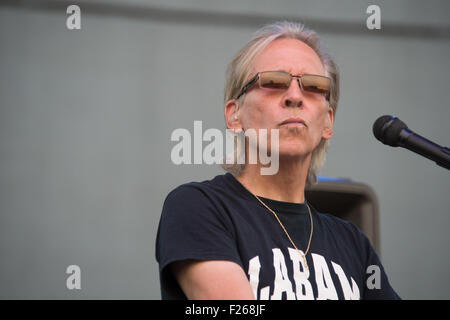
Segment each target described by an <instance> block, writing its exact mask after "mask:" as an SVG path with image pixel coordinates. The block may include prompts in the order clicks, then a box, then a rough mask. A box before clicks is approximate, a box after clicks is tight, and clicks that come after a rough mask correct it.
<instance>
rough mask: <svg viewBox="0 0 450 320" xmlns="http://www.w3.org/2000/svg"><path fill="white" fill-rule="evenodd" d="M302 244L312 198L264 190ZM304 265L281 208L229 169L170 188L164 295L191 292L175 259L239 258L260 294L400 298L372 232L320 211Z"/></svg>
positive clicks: (162, 235) (161, 244)
mask: <svg viewBox="0 0 450 320" xmlns="http://www.w3.org/2000/svg"><path fill="white" fill-rule="evenodd" d="M261 200H263V201H264V203H265V204H266V205H267V206H269V207H270V208H271V209H272V210H274V211H275V212H276V213H277V215H278V217H279V218H280V220H281V221H282V223H283V225H284V226H285V227H286V229H287V231H288V233H289V235H290V236H291V238H292V240H293V241H294V243H295V245H296V246H297V248H298V249H299V250H300V251H302V252H301V254H302V253H303V252H304V250H305V248H306V246H307V243H308V239H309V235H310V228H311V226H310V218H309V213H308V209H307V206H306V204H304V203H303V204H297V203H289V202H281V201H276V200H271V199H267V198H261ZM308 205H309V207H310V208H311V213H312V217H313V226H314V232H313V236H312V241H311V247H310V251H309V252H308V253H307V256H306V259H307V264H308V268H305V267H304V265H303V261H302V258H301V255H300V253H299V252H298V251H297V250H295V249H294V248H293V247H292V244H291V243H290V241H289V239H288V238H287V236H286V234H285V233H284V231H283V229H282V228H281V226H280V224H279V223H278V222H277V220H276V218H275V217H274V215H273V214H272V213H271V212H270V211H268V210H267V208H265V207H264V206H263V205H262V204H261V203H259V202H258V201H257V199H256V198H255V197H254V196H253V195H252V194H251V193H250V192H249V191H248V190H247V189H245V187H244V186H243V185H242V184H241V183H240V182H239V181H237V180H236V179H235V178H234V176H233V175H231V174H230V173H227V174H224V175H218V176H216V177H215V178H214V179H212V180H208V181H203V182H191V183H187V184H184V185H181V186H179V187H177V188H176V189H174V190H173V191H171V192H170V193H169V195H168V196H167V198H166V200H165V202H164V206H163V210H162V215H161V220H160V224H159V228H158V235H157V239H156V259H157V260H158V262H159V272H160V282H161V295H162V298H163V299H186V296H185V295H184V293H183V291H182V290H181V288H180V286H179V285H178V283H177V281H176V280H175V278H174V276H173V274H172V273H171V270H170V268H168V265H169V264H170V263H172V262H175V261H181V260H185V259H194V260H227V261H233V262H235V263H237V264H239V265H240V266H241V267H242V268H243V270H244V271H245V273H246V274H247V276H248V278H249V282H250V285H251V287H252V289H253V293H254V294H255V297H256V298H257V299H261V300H263V299H298V300H303V299H399V297H398V295H397V294H396V292H395V291H394V290H393V289H392V287H391V285H390V284H389V281H388V279H387V276H386V274H385V272H384V268H383V266H382V265H381V262H380V260H379V258H378V256H377V254H376V253H375V251H374V249H373V248H372V246H371V244H370V242H369V240H368V239H367V237H366V236H365V235H364V234H363V233H362V232H361V231H360V230H359V229H358V228H357V227H356V226H354V225H353V224H352V223H351V222H348V221H345V220H342V219H339V218H337V217H335V216H333V215H330V214H323V213H319V212H317V211H316V210H315V209H314V208H313V207H312V206H311V205H310V204H309V203H308Z"/></svg>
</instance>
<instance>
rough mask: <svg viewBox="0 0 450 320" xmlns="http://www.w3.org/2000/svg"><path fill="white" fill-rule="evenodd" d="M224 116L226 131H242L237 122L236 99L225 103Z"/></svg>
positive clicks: (238, 121)
mask: <svg viewBox="0 0 450 320" xmlns="http://www.w3.org/2000/svg"><path fill="white" fill-rule="evenodd" d="M224 115H225V123H226V125H227V129H231V130H233V129H242V125H241V122H240V120H239V102H238V101H237V100H236V99H231V100H228V101H227V102H226V103H225V110H224Z"/></svg>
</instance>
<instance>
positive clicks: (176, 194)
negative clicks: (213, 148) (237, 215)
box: [156, 185, 242, 273]
mask: <svg viewBox="0 0 450 320" xmlns="http://www.w3.org/2000/svg"><path fill="white" fill-rule="evenodd" d="M156 259H157V260H158V262H159V269H160V272H161V273H162V272H163V270H164V269H165V268H166V267H167V266H168V265H169V264H171V263H172V262H175V261H181V260H186V259H193V260H228V261H233V262H236V263H237V264H239V265H241V266H242V262H241V260H240V257H239V254H238V250H237V246H236V240H235V236H234V228H233V224H232V220H231V219H230V216H229V214H227V212H226V209H225V208H224V207H223V206H221V205H220V201H219V200H217V199H214V198H212V197H211V196H210V195H209V194H208V193H207V192H205V190H203V189H202V188H200V187H196V186H195V185H183V186H180V187H178V188H176V189H175V190H173V191H172V192H171V193H169V195H168V196H167V198H166V200H165V202H164V205H163V209H162V214H161V220H160V224H159V228H158V235H157V240H156Z"/></svg>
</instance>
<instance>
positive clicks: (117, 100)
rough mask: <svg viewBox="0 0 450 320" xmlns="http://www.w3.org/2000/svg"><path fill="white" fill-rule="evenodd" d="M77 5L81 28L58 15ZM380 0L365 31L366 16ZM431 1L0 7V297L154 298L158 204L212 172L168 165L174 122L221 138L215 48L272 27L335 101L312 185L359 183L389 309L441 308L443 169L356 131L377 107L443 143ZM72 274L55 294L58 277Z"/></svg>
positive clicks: (443, 31)
mask: <svg viewBox="0 0 450 320" xmlns="http://www.w3.org/2000/svg"><path fill="white" fill-rule="evenodd" d="M73 3H76V4H78V5H79V6H80V7H81V30H72V31H70V30H68V29H67V28H66V19H67V17H68V15H67V14H66V8H67V6H68V5H69V4H73ZM369 4H378V5H379V6H380V8H381V23H382V29H381V30H368V29H367V28H366V24H365V23H366V18H367V17H368V14H366V8H367V7H368V5H369ZM449 9H450V2H448V1H444V0H442V1H420V0H417V1H406V0H401V1H395V2H394V1H350V0H345V1H339V2H338V1H332V0H321V1H314V2H313V1H310V2H306V1H297V0H290V1H270V0H267V1H252V0H229V1H194V0H190V1H181V0H179V1H177V0H170V1H168V0H154V1H143V0H140V1H138V0H135V1H95V2H94V1H86V2H85V1H78V2H67V1H6V2H5V1H4V2H2V3H1V5H0V70H1V72H0V298H3V299H10V298H19V299H30V298H31V299H35V298H39V299H47V298H56V299H79V298H85V299H92V298H105V299H109V298H114V299H116V298H124V299H159V298H160V292H159V278H158V265H157V263H156V260H155V258H154V246H155V237H156V230H157V227H158V221H159V216H160V212H161V207H162V203H163V201H164V198H165V196H166V195H167V193H168V192H169V191H170V190H171V189H172V188H174V187H176V186H177V185H179V184H181V183H184V182H187V181H192V180H203V179H209V178H211V177H213V176H214V175H216V174H220V173H222V169H221V168H220V167H218V166H208V165H181V166H176V165H174V164H173V163H172V162H171V160H170V151H171V149H172V147H173V146H174V145H175V143H174V142H171V141H170V135H171V133H172V131H173V130H174V129H176V128H186V129H188V130H189V131H191V132H192V130H193V121H194V120H202V121H203V128H204V129H207V128H219V129H223V128H224V124H223V123H224V122H223V113H222V109H223V103H222V97H223V84H224V73H225V68H226V65H227V63H228V61H229V60H230V58H231V57H232V55H233V54H234V53H235V52H236V51H237V50H238V49H239V48H240V47H241V46H242V45H243V44H244V43H245V42H246V41H247V40H248V39H249V38H250V36H251V34H252V33H253V32H254V31H255V30H256V29H257V28H258V27H260V26H261V25H263V24H265V23H268V22H273V21H274V20H278V19H283V18H290V19H297V20H300V21H304V22H305V23H307V25H308V26H311V27H313V28H315V29H316V30H317V31H318V32H319V33H320V34H321V35H322V37H323V40H324V42H325V44H326V45H327V48H328V49H329V51H330V52H331V53H332V55H333V56H334V57H335V59H336V61H337V62H338V64H339V66H340V70H341V74H342V91H341V92H342V98H341V101H340V106H339V109H338V112H337V117H336V122H335V124H336V125H335V130H334V133H335V135H334V137H333V140H332V143H331V147H330V149H329V152H328V157H327V164H326V167H325V168H324V170H323V171H322V172H321V175H323V176H332V177H348V178H351V179H353V180H355V181H358V182H364V183H367V184H369V185H370V186H372V187H373V188H374V190H375V192H376V194H377V196H378V199H379V204H380V232H381V241H380V242H381V256H382V262H383V264H384V266H385V269H386V271H387V273H388V276H389V278H390V281H391V283H392V285H393V286H394V288H395V289H396V290H397V291H398V293H399V294H400V295H401V296H402V297H403V298H406V299H422V298H424V299H428V298H438V299H449V298H450V292H449V290H448V288H449V287H450V275H449V270H450V252H449V249H448V245H449V244H450V241H449V240H450V236H449V232H448V228H449V226H450V214H449V213H450V212H449V211H450V209H449V205H448V197H449V194H450V193H449V189H450V173H449V172H448V171H447V170H445V169H443V168H440V167H438V166H436V165H435V164H434V163H433V162H432V161H429V160H427V159H425V158H422V157H419V156H418V155H415V154H413V153H411V152H409V151H406V150H404V149H394V148H390V147H387V146H384V145H382V144H381V143H379V142H378V141H376V140H375V138H374V137H373V135H372V132H371V127H372V123H373V122H374V120H375V119H376V118H378V117H379V116H381V115H383V114H393V115H396V116H398V117H399V118H401V119H402V120H404V121H405V122H406V123H407V124H408V125H409V126H410V127H411V128H412V129H413V130H415V131H417V132H419V133H421V134H422V135H424V136H426V137H429V138H431V139H432V140H434V141H436V142H438V143H440V144H442V145H446V146H449V144H450V139H449V118H450V105H449V101H450V84H449V81H448V75H449V73H450V63H449V62H448V57H449V52H450V32H449V30H450V23H449V19H448V15H449V14H450V10H449ZM73 264H75V265H78V266H80V268H81V289H80V290H68V289H67V287H66V279H67V277H68V275H67V274H66V268H67V266H69V265H73Z"/></svg>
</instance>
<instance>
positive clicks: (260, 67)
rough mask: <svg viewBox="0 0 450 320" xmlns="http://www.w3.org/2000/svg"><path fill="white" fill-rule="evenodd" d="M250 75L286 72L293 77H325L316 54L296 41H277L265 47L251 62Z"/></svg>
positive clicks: (305, 45) (302, 43)
mask: <svg viewBox="0 0 450 320" xmlns="http://www.w3.org/2000/svg"><path fill="white" fill-rule="evenodd" d="M251 70H252V73H256V72H261V71H275V70H279V71H286V72H289V73H291V74H294V75H298V74H304V73H312V74H319V75H325V70H324V67H323V65H322V62H321V61H320V58H319V56H318V55H317V54H316V52H315V51H314V50H313V49H312V48H311V47H310V46H308V45H307V44H305V43H304V42H302V41H300V40H297V39H278V40H275V41H273V42H271V43H270V44H269V45H268V46H267V47H265V48H264V49H263V50H262V51H261V52H260V53H259V54H258V55H257V56H256V57H255V58H254V60H253V63H252V67H251Z"/></svg>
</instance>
